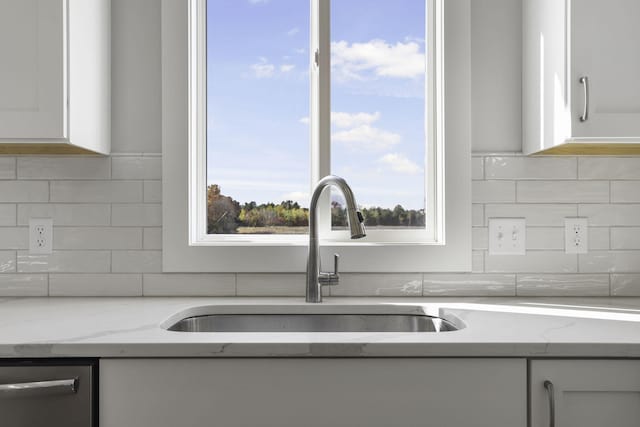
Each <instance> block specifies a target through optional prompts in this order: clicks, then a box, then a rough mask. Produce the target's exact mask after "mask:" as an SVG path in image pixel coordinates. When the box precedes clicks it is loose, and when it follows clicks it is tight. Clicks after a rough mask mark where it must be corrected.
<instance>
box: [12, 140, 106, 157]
mask: <svg viewBox="0 0 640 427" xmlns="http://www.w3.org/2000/svg"><path fill="white" fill-rule="evenodd" d="M22 154H30V155H43V156H50V155H91V156H95V155H102V154H101V153H96V152H95V151H91V150H87V149H86V148H82V147H77V146H75V145H71V144H65V143H41V144H40V143H30V144H11V143H0V155H22Z"/></svg>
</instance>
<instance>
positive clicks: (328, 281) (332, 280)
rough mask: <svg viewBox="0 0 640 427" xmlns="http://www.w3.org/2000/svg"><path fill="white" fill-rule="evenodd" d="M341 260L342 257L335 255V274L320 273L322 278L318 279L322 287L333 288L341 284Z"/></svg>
mask: <svg viewBox="0 0 640 427" xmlns="http://www.w3.org/2000/svg"><path fill="white" fill-rule="evenodd" d="M339 260H340V255H338V254H333V273H325V272H320V276H319V277H318V282H319V283H320V284H321V285H322V286H333V285H337V284H338V283H339V282H340V275H339V274H338V261H339Z"/></svg>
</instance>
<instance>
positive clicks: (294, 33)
mask: <svg viewBox="0 0 640 427" xmlns="http://www.w3.org/2000/svg"><path fill="white" fill-rule="evenodd" d="M299 32H300V28H298V27H295V28H292V29H290V30H289V31H287V35H288V36H289V37H291V36H295V35H296V34H298V33H299Z"/></svg>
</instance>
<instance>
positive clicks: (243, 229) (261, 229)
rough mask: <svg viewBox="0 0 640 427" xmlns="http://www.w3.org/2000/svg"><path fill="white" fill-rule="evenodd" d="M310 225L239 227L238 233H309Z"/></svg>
mask: <svg viewBox="0 0 640 427" xmlns="http://www.w3.org/2000/svg"><path fill="white" fill-rule="evenodd" d="M308 230H309V227H275V226H274V227H238V234H307V232H308Z"/></svg>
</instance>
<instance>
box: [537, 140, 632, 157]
mask: <svg viewBox="0 0 640 427" xmlns="http://www.w3.org/2000/svg"><path fill="white" fill-rule="evenodd" d="M540 155H555V156H640V143H589V142H587V143H584V142H569V143H567V144H562V145H558V146H557V147H552V148H549V149H547V150H543V151H539V152H537V153H533V154H532V156H540Z"/></svg>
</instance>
